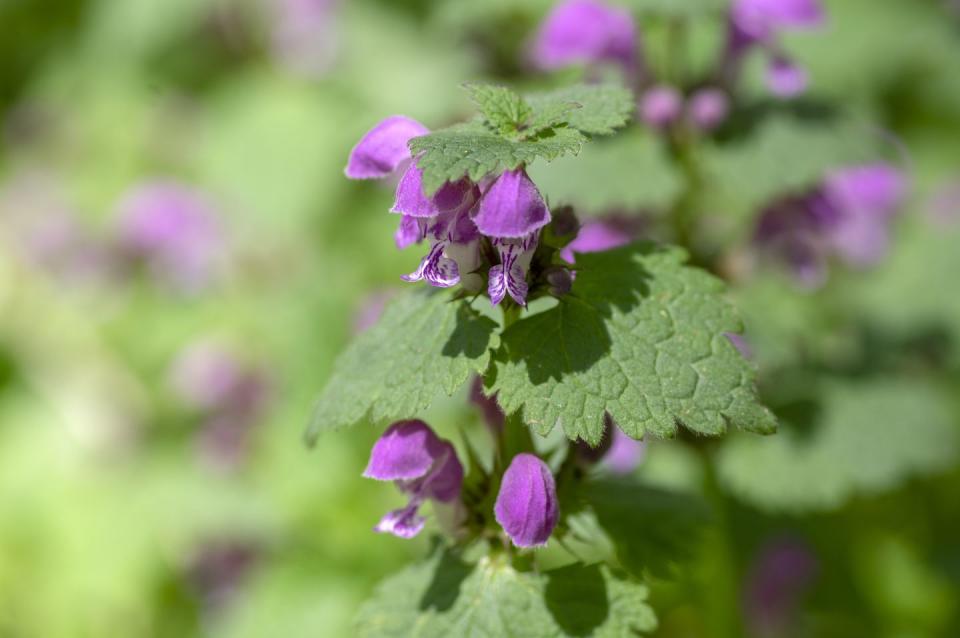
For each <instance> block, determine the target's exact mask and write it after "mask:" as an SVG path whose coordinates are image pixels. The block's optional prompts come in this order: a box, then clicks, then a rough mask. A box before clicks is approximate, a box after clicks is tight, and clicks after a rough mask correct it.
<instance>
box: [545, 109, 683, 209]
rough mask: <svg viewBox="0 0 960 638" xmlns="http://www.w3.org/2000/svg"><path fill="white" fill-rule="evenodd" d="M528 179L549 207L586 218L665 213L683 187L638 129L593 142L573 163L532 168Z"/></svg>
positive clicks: (655, 142)
mask: <svg viewBox="0 0 960 638" xmlns="http://www.w3.org/2000/svg"><path fill="white" fill-rule="evenodd" d="M530 176H531V178H532V179H533V180H534V181H535V182H536V183H537V186H538V187H539V188H540V191H541V192H542V193H543V194H544V195H545V196H546V197H547V198H548V199H549V200H550V203H551V204H571V205H573V206H574V207H576V208H577V209H582V210H584V211H585V212H586V213H587V214H591V213H594V214H595V213H601V212H605V211H609V210H611V209H616V208H627V209H632V210H635V209H639V208H644V207H652V208H665V207H666V206H668V205H669V204H670V202H671V201H672V200H673V199H674V198H675V197H676V196H677V194H678V193H679V191H680V188H681V187H682V182H681V178H680V176H679V175H677V173H676V172H675V170H674V168H673V165H672V164H671V163H670V160H669V158H668V157H667V156H666V154H665V153H664V148H663V146H662V144H661V143H660V141H659V140H658V139H656V138H655V137H654V136H653V135H650V134H649V133H648V132H646V131H644V130H643V129H641V128H639V127H633V128H630V129H629V130H627V131H625V132H623V133H621V134H619V135H615V136H613V137H611V138H609V139H604V140H597V141H596V142H594V143H593V144H589V145H587V146H585V147H584V149H583V151H581V153H580V155H578V156H577V157H575V158H572V157H562V158H560V159H558V160H556V161H554V162H551V163H549V164H544V163H537V164H534V165H533V166H532V167H531V169H530ZM578 212H580V211H579V210H578Z"/></svg>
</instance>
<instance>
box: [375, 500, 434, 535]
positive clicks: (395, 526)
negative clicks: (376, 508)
mask: <svg viewBox="0 0 960 638" xmlns="http://www.w3.org/2000/svg"><path fill="white" fill-rule="evenodd" d="M418 508H419V503H416V502H411V504H410V505H408V506H407V507H404V508H401V509H398V510H393V511H390V512H387V513H386V514H384V515H383V518H381V519H380V522H379V523H377V525H376V527H374V528H373V530H374V531H375V532H380V533H382V534H393V535H394V536H398V537H400V538H413V537H414V536H416V535H417V534H419V533H420V531H421V530H422V529H423V525H424V523H425V522H426V519H425V518H423V517H422V516H420V515H419V514H417V510H418Z"/></svg>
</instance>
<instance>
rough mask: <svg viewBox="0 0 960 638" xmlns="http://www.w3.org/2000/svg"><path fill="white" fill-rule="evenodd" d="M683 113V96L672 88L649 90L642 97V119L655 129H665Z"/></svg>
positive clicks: (661, 86) (657, 87)
mask: <svg viewBox="0 0 960 638" xmlns="http://www.w3.org/2000/svg"><path fill="white" fill-rule="evenodd" d="M682 112H683V95H681V94H680V91H678V90H677V89H675V88H673V87H672V86H665V85H659V86H654V87H651V88H649V89H647V90H646V91H645V92H644V94H643V95H642V96H641V97H640V119H642V120H643V121H644V123H645V124H646V125H647V126H649V127H651V128H654V129H665V128H667V127H668V126H670V125H671V124H673V123H674V122H676V121H677V119H678V118H679V117H680V115H681V113H682Z"/></svg>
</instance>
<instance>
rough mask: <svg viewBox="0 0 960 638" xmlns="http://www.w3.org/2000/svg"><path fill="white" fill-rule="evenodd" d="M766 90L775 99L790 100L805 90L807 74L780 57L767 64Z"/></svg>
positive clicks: (777, 56)
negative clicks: (775, 97)
mask: <svg viewBox="0 0 960 638" xmlns="http://www.w3.org/2000/svg"><path fill="white" fill-rule="evenodd" d="M767 88H768V89H770V92H771V93H773V94H774V95H776V96H777V97H782V98H791V97H796V96H797V95H800V94H801V93H803V92H804V91H805V90H806V89H807V72H806V71H805V70H804V69H803V68H801V67H799V66H797V65H796V64H794V63H793V62H792V61H791V60H789V59H788V58H786V57H784V56H782V55H775V56H773V57H772V58H771V59H770V62H769V63H768V64H767Z"/></svg>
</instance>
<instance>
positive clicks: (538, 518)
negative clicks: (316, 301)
mask: <svg viewBox="0 0 960 638" xmlns="http://www.w3.org/2000/svg"><path fill="white" fill-rule="evenodd" d="M493 511H494V515H495V516H496V519H497V523H499V524H500V526H501V527H502V528H503V529H504V531H505V532H506V533H507V535H508V536H509V537H510V540H512V541H513V544H514V545H516V546H517V547H537V546H541V545H546V543H547V539H548V538H550V534H551V533H552V532H553V528H554V526H555V525H556V524H557V520H558V519H559V517H560V507H559V504H558V502H557V489H556V484H555V483H554V480H553V474H551V473H550V468H549V467H547V464H546V463H544V462H543V461H541V460H540V459H539V458H537V457H536V456H534V455H533V454H518V455H516V456H515V457H513V461H511V462H510V467H508V468H507V471H506V472H504V473H503V479H502V481H501V483H500V493H499V494H497V502H496V504H495V505H494V508H493Z"/></svg>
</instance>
